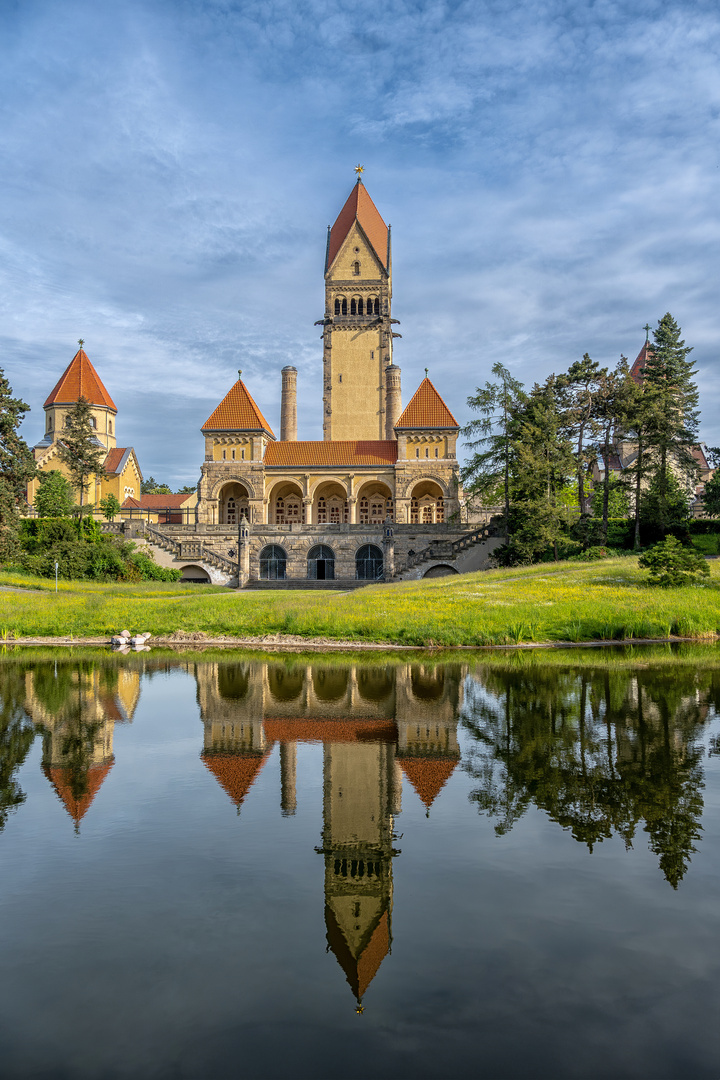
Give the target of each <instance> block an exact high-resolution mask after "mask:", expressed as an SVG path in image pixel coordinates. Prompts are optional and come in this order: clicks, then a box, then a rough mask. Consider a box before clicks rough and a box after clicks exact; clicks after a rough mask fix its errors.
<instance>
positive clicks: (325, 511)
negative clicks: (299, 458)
mask: <svg viewBox="0 0 720 1080" xmlns="http://www.w3.org/2000/svg"><path fill="white" fill-rule="evenodd" d="M346 521H348V502H347V492H346V490H345V488H344V487H343V486H342V484H339V483H337V481H330V482H329V483H326V484H321V485H320V486H319V487H318V488H316V489H315V492H314V495H313V523H314V524H315V525H339V524H340V523H341V522H346Z"/></svg>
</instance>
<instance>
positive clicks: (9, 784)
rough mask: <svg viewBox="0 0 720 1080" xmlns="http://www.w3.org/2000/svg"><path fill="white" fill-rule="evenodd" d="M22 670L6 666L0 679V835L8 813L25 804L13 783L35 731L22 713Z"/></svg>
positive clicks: (18, 667) (23, 690) (17, 667)
mask: <svg viewBox="0 0 720 1080" xmlns="http://www.w3.org/2000/svg"><path fill="white" fill-rule="evenodd" d="M24 698H25V669H24V667H21V666H20V665H16V664H13V665H10V664H6V665H4V666H3V669H2V679H0V832H1V831H2V830H3V829H4V828H5V823H6V821H7V819H8V816H9V814H10V811H11V810H14V809H15V808H16V807H17V806H20V805H21V804H22V803H24V802H25V793H24V791H23V790H22V789H21V788H20V785H19V784H18V783H17V781H16V780H15V776H16V775H17V771H18V769H19V768H20V766H21V765H22V763H23V762H24V761H25V758H26V757H27V755H28V752H29V750H30V747H31V746H32V743H33V739H34V738H35V731H34V729H33V726H32V724H31V723H30V721H29V720H28V718H27V715H26V714H25V712H24V710H23V700H24Z"/></svg>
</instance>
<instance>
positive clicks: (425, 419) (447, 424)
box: [395, 378, 460, 428]
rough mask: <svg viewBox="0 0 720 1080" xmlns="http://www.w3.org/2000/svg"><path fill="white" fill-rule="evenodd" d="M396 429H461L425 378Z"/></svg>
mask: <svg viewBox="0 0 720 1080" xmlns="http://www.w3.org/2000/svg"><path fill="white" fill-rule="evenodd" d="M395 427H396V428H457V427H460V425H459V424H458V422H457V420H456V419H455V417H454V416H453V414H452V413H451V412H450V410H449V409H448V407H447V405H446V404H445V402H444V401H443V399H442V398H441V397H440V395H439V394H438V392H437V390H436V389H435V387H434V386H433V384H432V383H431V382H430V380H429V379H427V378H425V379H423V381H422V382H421V383H420V385H419V386H418V388H417V390H416V391H415V393H414V395H413V397H412V400H411V401H410V404H409V405H408V406H407V408H406V409H405V412H404V413H403V414H402V416H401V417H400V419H399V420H398V422H397V424H396V425H395Z"/></svg>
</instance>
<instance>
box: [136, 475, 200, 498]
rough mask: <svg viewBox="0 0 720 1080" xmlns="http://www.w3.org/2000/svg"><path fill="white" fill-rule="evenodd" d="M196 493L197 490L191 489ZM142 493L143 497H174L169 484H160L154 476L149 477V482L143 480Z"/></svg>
mask: <svg viewBox="0 0 720 1080" xmlns="http://www.w3.org/2000/svg"><path fill="white" fill-rule="evenodd" d="M190 490H191V491H194V490H195V488H191V489H190ZM140 493H141V494H142V495H153V494H154V495H172V491H171V490H170V488H169V487H168V486H167V484H158V482H157V480H156V479H155V477H154V476H149V477H148V478H147V480H143V482H142V484H141V485H140Z"/></svg>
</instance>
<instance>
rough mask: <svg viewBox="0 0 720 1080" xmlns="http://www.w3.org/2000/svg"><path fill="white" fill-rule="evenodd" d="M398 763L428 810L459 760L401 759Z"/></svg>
mask: <svg viewBox="0 0 720 1080" xmlns="http://www.w3.org/2000/svg"><path fill="white" fill-rule="evenodd" d="M397 760H398V763H399V765H400V767H401V768H402V771H403V772H404V773H405V775H406V776H407V778H408V780H409V781H410V783H411V784H412V786H413V787H414V788H415V790H416V791H417V793H418V795H419V796H420V798H421V799H422V801H423V802H424V803H425V805H426V806H427V808H428V810H429V809H430V807H431V806H432V804H433V803H434V802H435V799H436V798H437V797H438V795H439V794H440V792H441V791H442V789H443V788H444V787H445V784H446V783H447V782H448V780H449V779H450V777H451V776H452V774H453V771H454V769H455V766H456V765H457V760H450V761H448V759H447V758H416V757H399V758H398V759H397Z"/></svg>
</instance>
